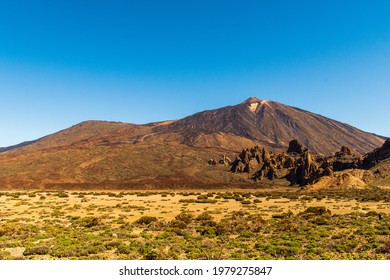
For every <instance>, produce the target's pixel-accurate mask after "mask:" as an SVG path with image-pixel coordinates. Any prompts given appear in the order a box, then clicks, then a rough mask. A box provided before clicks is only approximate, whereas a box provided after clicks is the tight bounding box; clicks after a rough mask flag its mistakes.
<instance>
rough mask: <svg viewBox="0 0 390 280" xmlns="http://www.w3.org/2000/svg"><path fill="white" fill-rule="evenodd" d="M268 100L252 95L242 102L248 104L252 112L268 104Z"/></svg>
mask: <svg viewBox="0 0 390 280" xmlns="http://www.w3.org/2000/svg"><path fill="white" fill-rule="evenodd" d="M267 102H268V101H267V100H261V99H259V98H257V97H250V98H248V99H247V100H245V101H244V102H243V103H241V104H244V105H246V106H248V108H249V109H250V110H251V111H252V112H256V111H257V109H258V108H259V107H260V106H262V105H264V104H266V103H267Z"/></svg>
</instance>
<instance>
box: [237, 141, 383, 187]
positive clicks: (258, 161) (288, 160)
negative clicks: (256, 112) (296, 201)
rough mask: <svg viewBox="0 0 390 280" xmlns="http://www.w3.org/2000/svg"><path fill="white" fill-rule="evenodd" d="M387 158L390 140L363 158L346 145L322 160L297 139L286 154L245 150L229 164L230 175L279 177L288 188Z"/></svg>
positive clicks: (270, 178) (369, 165)
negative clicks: (233, 173) (286, 182)
mask: <svg viewBox="0 0 390 280" xmlns="http://www.w3.org/2000/svg"><path fill="white" fill-rule="evenodd" d="M389 157H390V140H387V141H386V142H385V144H384V145H383V147H382V148H380V149H377V150H375V151H373V152H372V153H369V154H367V155H366V156H365V157H361V156H359V155H355V154H353V152H352V150H351V149H350V148H349V147H347V146H342V147H341V149H340V151H339V152H337V153H335V155H333V156H329V157H324V156H322V155H318V154H314V153H312V152H310V151H309V150H308V149H307V148H304V147H303V145H302V144H301V143H299V141H297V140H293V141H291V142H290V144H289V148H288V150H287V153H280V154H274V153H272V152H267V151H266V150H265V149H264V148H260V147H258V146H256V147H254V148H251V149H245V150H243V151H242V152H241V154H240V155H239V156H238V157H237V158H236V160H235V161H234V162H233V163H232V167H231V171H232V172H241V173H242V172H246V173H249V174H253V175H252V179H253V180H256V181H257V180H262V179H269V180H274V179H278V178H280V179H281V178H284V179H287V180H288V181H289V182H290V183H291V185H300V186H305V185H309V184H313V183H315V182H316V181H318V180H319V179H320V178H321V177H324V176H330V177H332V176H334V173H335V172H338V171H344V170H347V169H362V168H366V167H371V166H373V165H375V164H376V163H377V162H378V161H380V160H382V159H385V158H389Z"/></svg>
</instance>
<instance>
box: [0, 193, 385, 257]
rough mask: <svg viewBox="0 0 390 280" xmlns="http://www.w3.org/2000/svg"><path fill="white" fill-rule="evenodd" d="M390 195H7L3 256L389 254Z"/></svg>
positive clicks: (0, 217) (0, 244) (0, 196)
mask: <svg viewBox="0 0 390 280" xmlns="http://www.w3.org/2000/svg"><path fill="white" fill-rule="evenodd" d="M172 194H174V195H172ZM42 197H45V199H42ZM388 198H389V197H388V193H387V191H386V190H383V189H380V188H372V189H371V190H359V189H350V190H344V191H332V190H326V191H316V192H309V191H278V190H274V191H268V192H261V191H253V192H251V191H240V192H213V193H211V192H203V193H199V192H188V191H187V192H183V193H180V192H176V193H171V192H169V193H161V192H138V193H132V192H128V193H126V192H122V193H115V192H108V193H106V192H89V193H88V192H82V193H80V192H73V193H69V192H52V193H50V192H34V193H33V192H27V193H22V192H18V193H12V192H2V193H0V207H2V209H3V211H2V213H1V214H0V221H1V223H2V226H1V227H0V259H84V260H88V259H129V260H131V259H147V260H156V259H158V260H160V259H161V260H169V259H174V260H176V259H205V260H209V259H237V260H239V259H309V260H310V259H389V257H390V241H389V236H390V230H389V225H390V219H389V216H390V203H389V201H388ZM82 201H84V202H83V203H81V202H82ZM199 201H202V202H199ZM203 201H207V202H208V203H205V202H203ZM210 201H212V202H210ZM379 217H381V218H379Z"/></svg>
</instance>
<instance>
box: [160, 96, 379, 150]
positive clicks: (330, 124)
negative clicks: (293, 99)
mask: <svg viewBox="0 0 390 280" xmlns="http://www.w3.org/2000/svg"><path fill="white" fill-rule="evenodd" d="M154 131H156V132H160V133H167V132H171V133H179V134H180V135H181V136H182V143H184V144H187V145H190V146H202V144H201V143H202V138H204V137H207V136H208V137H210V135H213V134H215V133H224V134H227V135H234V136H239V137H243V138H246V139H249V140H252V141H254V142H257V143H259V144H260V145H262V146H265V147H267V148H270V149H274V150H275V149H276V150H284V149H285V148H286V147H287V146H288V143H289V141H290V140H292V139H297V140H299V141H300V142H302V143H303V144H304V145H305V146H306V147H308V148H309V149H310V150H312V151H314V152H320V153H324V154H332V153H334V152H335V151H337V150H338V149H339V148H340V147H341V146H343V145H347V146H349V147H351V148H353V149H354V150H355V151H356V152H358V153H361V154H364V153H367V152H369V151H371V150H373V149H375V148H378V147H379V146H381V145H382V144H383V142H384V139H382V138H381V137H379V136H376V135H374V134H370V133H367V132H364V131H361V130H359V129H357V128H354V127H352V126H350V125H347V124H343V123H340V122H338V121H335V120H332V119H329V118H326V117H323V116H320V115H317V114H314V113H311V112H307V111H303V110H301V109H297V108H294V107H290V106H287V105H283V104H280V103H277V102H273V101H265V100H260V99H258V98H255V97H252V98H249V99H248V100H246V101H245V102H243V103H241V104H238V105H236V106H229V107H224V108H221V109H217V110H210V111H204V112H200V113H197V114H195V115H192V116H189V117H187V118H184V119H181V120H178V121H176V122H173V123H171V124H170V125H168V126H164V127H159V128H156V129H154Z"/></svg>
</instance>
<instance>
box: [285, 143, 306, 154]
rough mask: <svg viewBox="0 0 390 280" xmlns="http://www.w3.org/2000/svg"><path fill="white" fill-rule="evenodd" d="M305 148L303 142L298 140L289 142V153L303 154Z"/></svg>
mask: <svg viewBox="0 0 390 280" xmlns="http://www.w3.org/2000/svg"><path fill="white" fill-rule="evenodd" d="M303 152H304V148H303V145H302V143H300V142H299V141H298V140H292V141H290V143H289V144H288V150H287V153H296V154H299V155H301V154H303Z"/></svg>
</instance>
